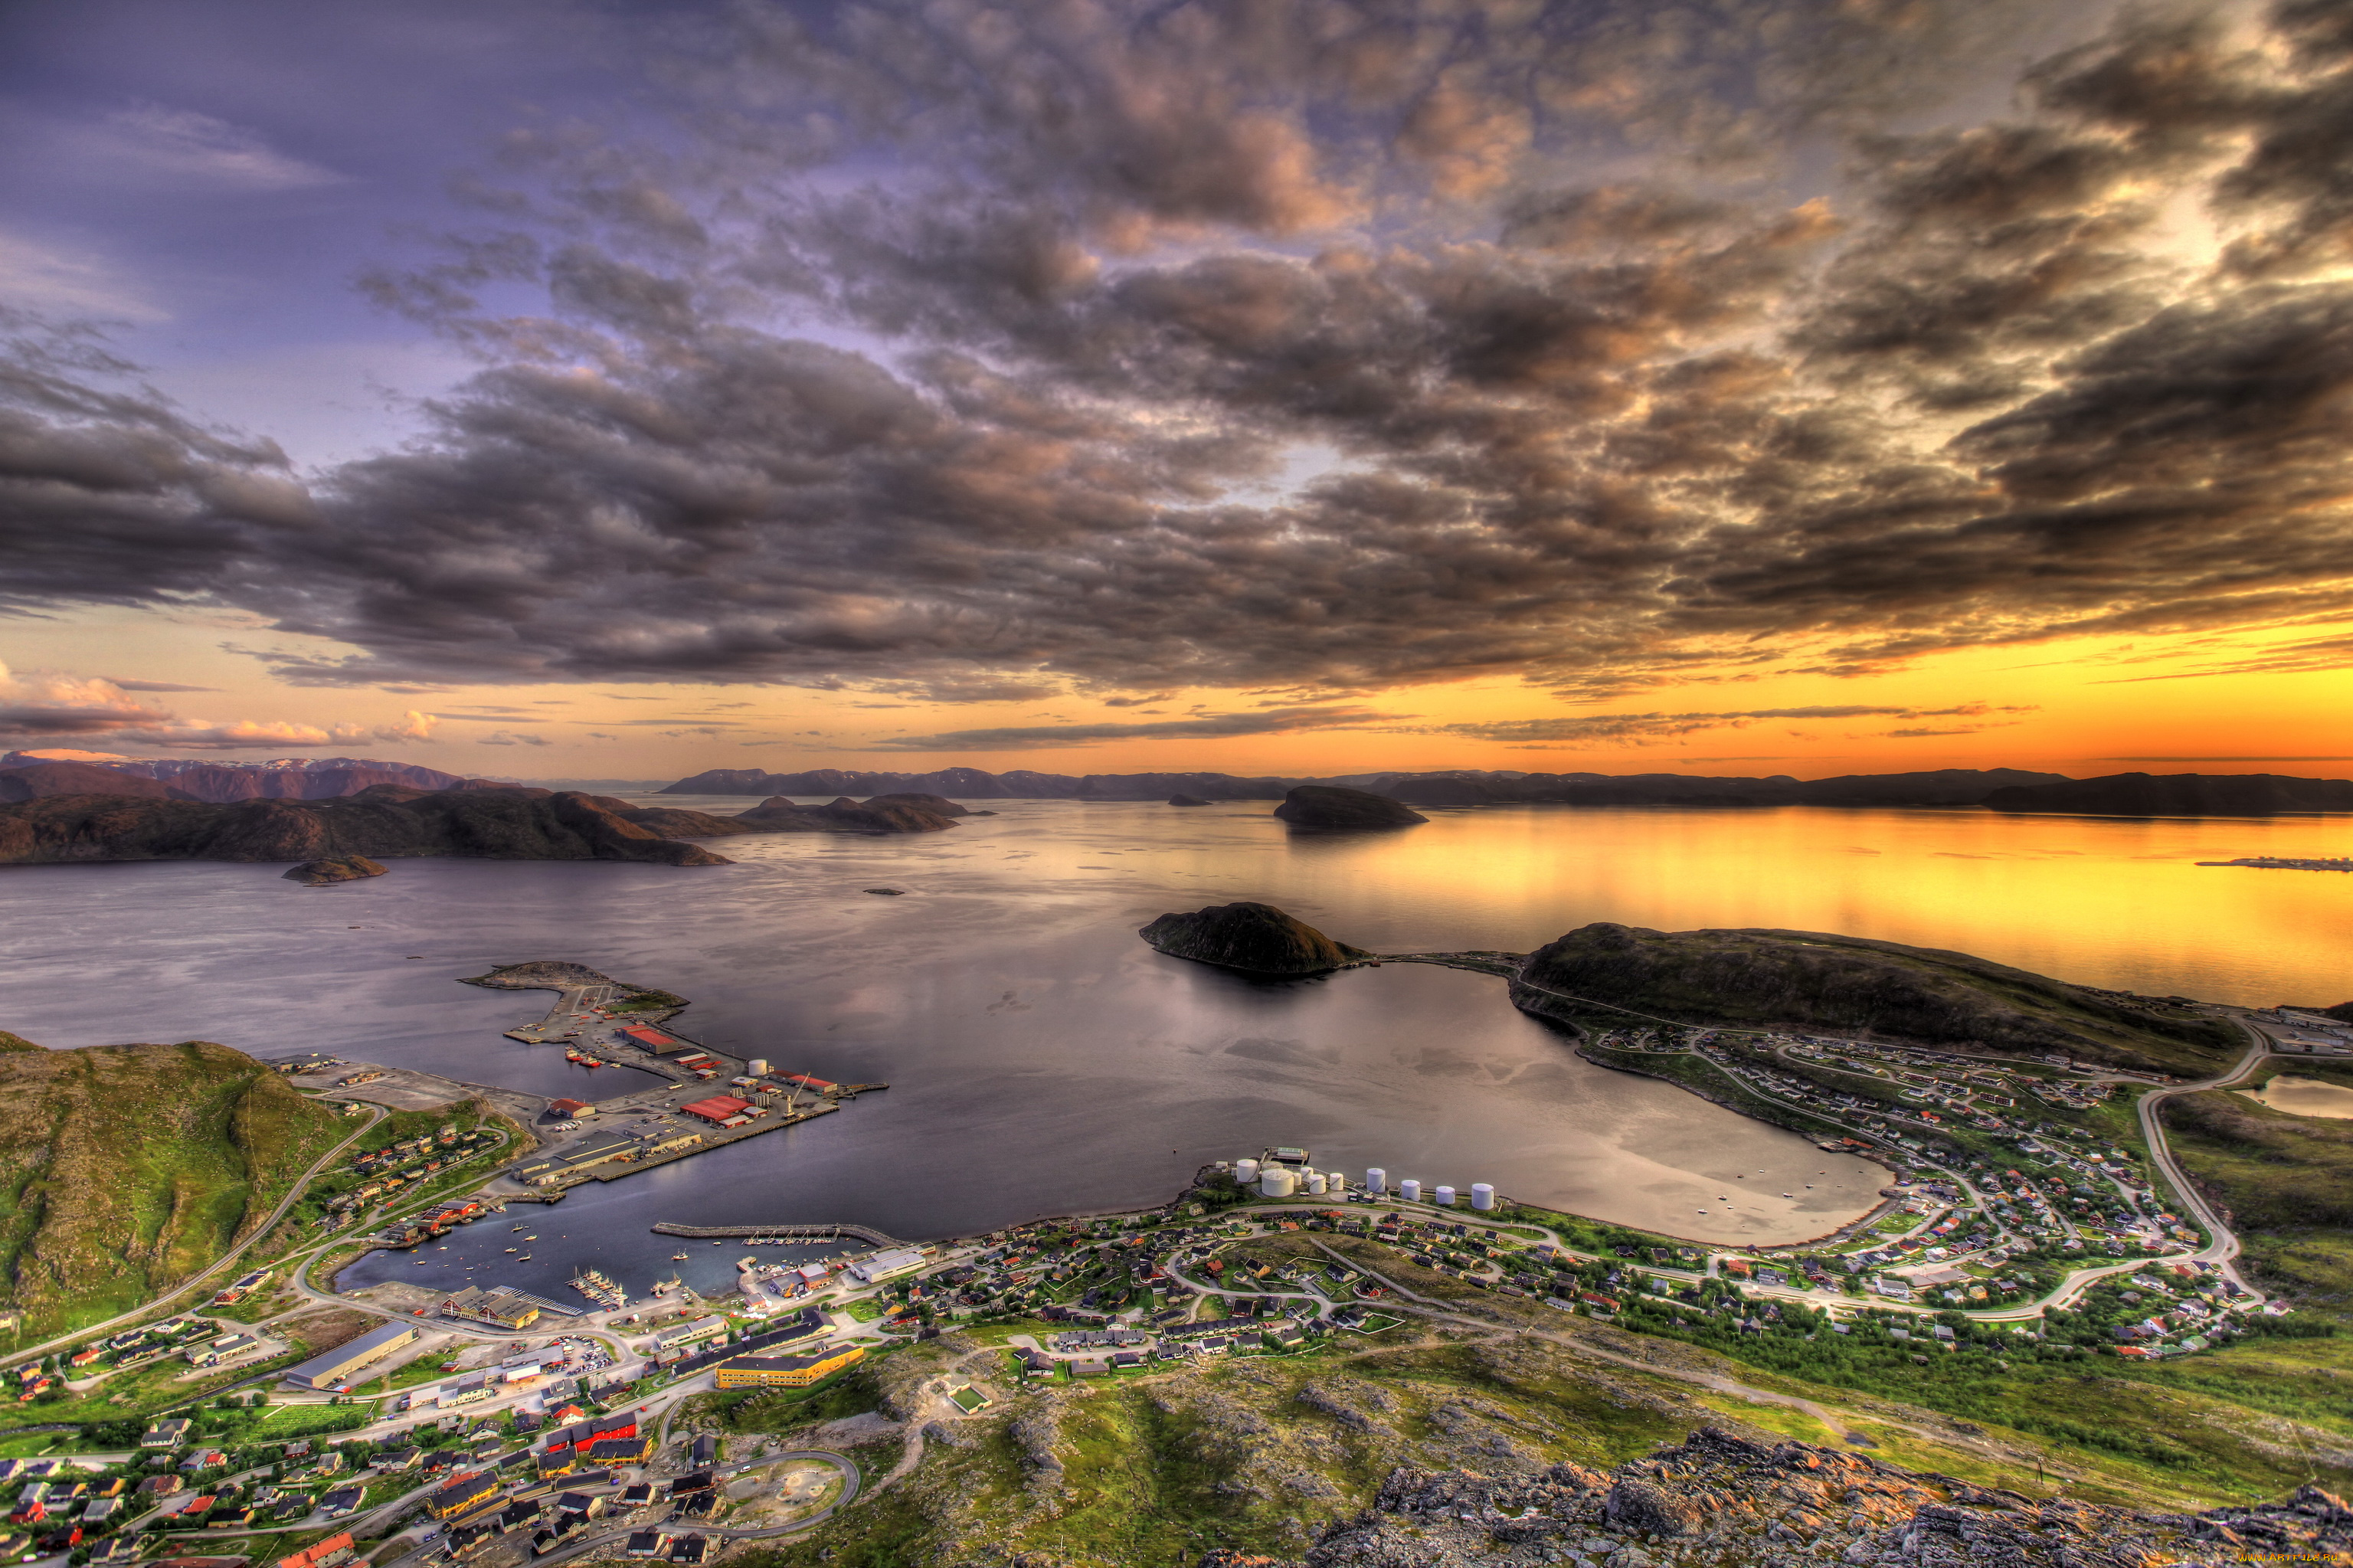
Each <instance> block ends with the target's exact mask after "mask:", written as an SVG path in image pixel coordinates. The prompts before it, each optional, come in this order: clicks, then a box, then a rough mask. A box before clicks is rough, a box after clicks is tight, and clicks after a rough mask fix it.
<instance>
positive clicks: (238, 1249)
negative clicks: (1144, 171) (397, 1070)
mask: <svg viewBox="0 0 2353 1568" xmlns="http://www.w3.org/2000/svg"><path fill="white" fill-rule="evenodd" d="M389 1114H390V1113H389V1112H387V1111H385V1110H384V1109H383V1108H382V1107H370V1108H369V1115H368V1118H367V1119H366V1120H365V1121H364V1122H362V1123H360V1125H359V1127H358V1128H357V1129H356V1130H355V1131H353V1134H352V1135H351V1137H349V1138H346V1139H343V1141H342V1142H341V1143H338V1144H337V1145H335V1147H334V1148H332V1149H330V1150H327V1152H326V1153H324V1154H322V1155H321V1156H319V1158H318V1160H317V1161H316V1162H315V1163H314V1164H312V1165H311V1169H309V1170H308V1171H303V1172H302V1174H301V1176H300V1177H299V1178H297V1179H296V1181H295V1182H294V1185H293V1186H292V1188H290V1190H289V1191H288V1192H287V1194H286V1197H285V1200H284V1201H283V1202H280V1204H279V1205H278V1207H277V1208H275V1209H273V1210H271V1211H270V1213H269V1219H267V1220H265V1221H263V1222H262V1223H261V1224H259V1225H256V1226H255V1227H254V1228H253V1232H252V1234H249V1235H248V1236H247V1237H246V1238H245V1239H244V1240H243V1241H241V1242H239V1243H237V1245H235V1246H233V1247H231V1248H229V1249H228V1251H227V1252H226V1253H224V1254H222V1255H221V1258H220V1261H219V1262H217V1263H216V1264H214V1265H213V1266H211V1267H210V1268H207V1269H205V1270H204V1271H202V1272H201V1273H198V1274H195V1275H191V1276H190V1277H188V1278H187V1279H186V1280H185V1282H184V1283H182V1284H181V1285H180V1286H179V1287H177V1288H175V1289H173V1290H168V1291H166V1292H164V1294H163V1295H161V1296H158V1297H155V1298H152V1299H151V1300H149V1301H147V1302H146V1303H145V1304H143V1305H142V1306H139V1307H135V1308H132V1309H131V1310H130V1311H128V1312H124V1313H121V1314H119V1315H118V1316H115V1317H112V1318H109V1319H107V1320H106V1321H105V1322H103V1323H90V1324H85V1325H84V1326H83V1327H81V1328H79V1329H76V1330H74V1331H73V1332H72V1333H70V1334H60V1335H58V1337H57V1338H56V1339H54V1340H43V1341H42V1342H41V1343H39V1344H37V1345H27V1346H26V1347H25V1348H24V1349H23V1350H21V1351H11V1352H10V1353H8V1354H7V1355H5V1356H0V1367H6V1366H13V1365H15V1364H16V1362H18V1361H28V1360H31V1359H33V1358H34V1357H37V1356H45V1355H47V1354H48V1353H49V1352H50V1351H54V1350H59V1349H62V1348H63V1347H65V1346H67V1345H70V1344H72V1343H74V1342H75V1341H76V1340H87V1339H90V1337H92V1336H93V1335H98V1334H103V1333H105V1332H107V1331H108V1330H111V1329H114V1328H117V1327H120V1326H121V1325H122V1324H124V1323H129V1322H132V1321H133V1320H135V1319H140V1318H144V1317H146V1316H147V1315H148V1314H150V1313H152V1312H153V1311H154V1310H155V1309H156V1308H159V1307H161V1306H163V1305H164V1303H165V1302H167V1301H171V1300H174V1299H175V1298H179V1297H182V1296H185V1295H186V1294H187V1293H188V1292H189V1291H191V1290H194V1289H195V1288H196V1287H198V1286H200V1285H202V1284H203V1283H204V1282H205V1281H206V1280H207V1279H209V1278H211V1277H213V1276H214V1275H216V1274H218V1273H219V1272H220V1271H221V1270H223V1269H225V1268H227V1266H229V1265H231V1264H233V1263H235V1262H236V1261H237V1259H238V1258H240V1257H242V1256H244V1255H245V1254H246V1252H247V1250H248V1248H250V1247H252V1246H253V1245H255V1244H256V1243H258V1242H259V1241H260V1240H261V1238H262V1237H264V1236H266V1235H268V1234H269V1233H270V1232H271V1231H273V1230H276V1229H277V1228H278V1222H279V1221H280V1220H282V1219H284V1218H285V1217H286V1213H287V1211H288V1210H290V1209H291V1208H292V1207H293V1206H294V1205H295V1203H296V1202H298V1201H299V1200H300V1199H301V1196H302V1194H303V1192H305V1191H307V1190H308V1189H309V1187H310V1185H311V1182H312V1181H316V1180H317V1179H318V1177H319V1173H320V1172H321V1171H324V1170H326V1168H327V1166H328V1164H329V1163H330V1162H331V1161H332V1160H334V1158H335V1157H336V1156H337V1155H339V1154H341V1153H342V1152H343V1150H346V1149H349V1148H350V1147H351V1146H352V1145H353V1144H354V1143H356V1142H357V1141H359V1139H360V1138H361V1137H362V1135H364V1133H365V1132H366V1131H367V1130H368V1128H372V1127H374V1126H375V1124H376V1123H377V1122H380V1121H382V1120H383V1119H384V1118H385V1117H386V1116H387V1115H389Z"/></svg>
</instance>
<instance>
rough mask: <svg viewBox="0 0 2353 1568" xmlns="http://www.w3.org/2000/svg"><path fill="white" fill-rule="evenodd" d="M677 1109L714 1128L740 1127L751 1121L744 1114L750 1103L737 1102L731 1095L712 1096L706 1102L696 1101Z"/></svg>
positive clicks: (750, 1105)
mask: <svg viewBox="0 0 2353 1568" xmlns="http://www.w3.org/2000/svg"><path fill="white" fill-rule="evenodd" d="M679 1108H680V1109H681V1110H682V1111H684V1112H685V1113H686V1114H687V1115H689V1116H691V1117H701V1118H702V1119H703V1120H704V1121H707V1122H710V1123H711V1124H712V1126H714V1127H742V1126H743V1125H744V1123H745V1122H747V1121H749V1120H750V1119H751V1118H750V1117H749V1116H747V1115H746V1114H745V1113H746V1112H748V1111H750V1110H751V1109H752V1102H751V1101H750V1100H739V1099H737V1098H736V1097H734V1096H733V1095H713V1096H712V1097H710V1098H709V1099H707V1100H697V1101H695V1102H694V1103H693V1104H692V1105H687V1106H681V1107H679Z"/></svg>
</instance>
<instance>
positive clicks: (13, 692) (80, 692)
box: [0, 665, 434, 751]
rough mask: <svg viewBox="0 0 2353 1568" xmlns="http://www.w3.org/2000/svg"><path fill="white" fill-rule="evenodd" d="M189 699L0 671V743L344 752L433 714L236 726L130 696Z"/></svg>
mask: <svg viewBox="0 0 2353 1568" xmlns="http://www.w3.org/2000/svg"><path fill="white" fill-rule="evenodd" d="M134 689H136V690H145V691H156V690H161V691H172V692H193V691H202V690H204V689H205V688H203V687H200V686H172V685H164V684H161V683H155V682H129V683H125V682H115V681H108V680H90V679H84V678H81V677H79V676H74V675H68V674H63V673H58V672H55V671H27V672H26V673H22V674H18V673H12V672H11V671H9V670H8V669H7V667H6V666H5V665H0V742H7V743H12V744H13V743H15V742H17V741H23V740H55V739H61V738H64V737H67V736H102V737H104V738H105V739H107V740H110V741H113V742H116V743H119V744H126V745H142V746H150V747H163V748H165V749H167V750H176V751H241V750H249V749H252V748H254V747H290V746H327V745H348V744H351V743H353V742H358V741H369V740H375V741H387V742H392V743H399V742H402V741H412V740H424V739H427V738H428V737H429V736H431V735H432V733H433V725H434V720H433V717H432V715H429V714H422V713H417V712H413V711H412V712H410V713H408V714H407V715H404V716H403V717H402V718H401V719H400V721H399V722H397V723H396V724H387V725H373V726H371V725H337V726H333V727H332V728H328V729H322V728H320V727H318V726H315V725H306V724H283V723H259V722H256V721H254V720H250V719H235V720H230V721H227V722H225V723H216V722H214V721H212V720H209V719H201V718H181V717H178V716H176V715H173V714H171V713H168V712H166V711H165V710H164V709H162V708H157V707H152V706H149V705H146V704H143V703H141V702H139V701H137V700H136V699H135V698H134V697H133V696H132V694H131V693H132V691H133V690H134Z"/></svg>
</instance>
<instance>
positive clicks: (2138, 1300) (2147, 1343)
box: [2113, 1263, 2253, 1361]
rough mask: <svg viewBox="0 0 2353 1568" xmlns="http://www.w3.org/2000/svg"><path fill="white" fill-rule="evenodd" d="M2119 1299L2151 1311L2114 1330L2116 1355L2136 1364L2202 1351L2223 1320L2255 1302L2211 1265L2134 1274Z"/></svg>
mask: <svg viewBox="0 0 2353 1568" xmlns="http://www.w3.org/2000/svg"><path fill="white" fill-rule="evenodd" d="M2122 1299H2123V1300H2124V1302H2125V1303H2126V1305H2127V1306H2130V1307H2133V1308H2139V1307H2142V1306H2147V1307H2149V1308H2151V1310H2150V1311H2149V1314H2148V1315H2147V1317H2145V1318H2143V1319H2140V1320H2139V1321H2138V1322H2133V1323H2123V1324H2119V1325H2117V1326H2116V1329H2115V1330H2113V1332H2114V1333H2115V1335H2116V1354H2117V1355H2119V1356H2122V1357H2124V1358H2125V1359H2126V1360H2127V1361H2135V1360H2155V1359H2156V1358H2158V1357H2160V1356H2164V1355H2179V1354H2181V1353H2183V1352H2185V1351H2202V1350H2204V1349H2205V1348H2206V1347H2207V1346H2208V1345H2209V1344H2210V1343H2211V1335H2212V1333H2213V1331H2214V1330H2215V1329H2216V1328H2217V1327H2218V1326H2220V1325H2221V1322H2222V1321H2223V1319H2224V1317H2225V1316H2226V1315H2227V1314H2228V1313H2230V1312H2232V1311H2234V1310H2238V1309H2241V1308H2244V1307H2245V1306H2247V1305H2249V1304H2251V1303H2252V1299H2253V1298H2251V1297H2250V1296H2249V1294H2248V1293H2247V1291H2246V1290H2244V1289H2243V1288H2242V1287H2240V1286H2239V1284H2238V1283H2237V1282H2236V1281H2234V1280H2231V1279H2226V1278H2223V1277H2221V1270H2220V1269H2218V1268H2216V1267H2215V1266H2214V1265H2212V1264H2211V1263H2173V1264H2161V1265H2158V1266H2155V1267H2152V1268H2149V1269H2146V1270H2144V1271H2143V1272H2141V1273H2138V1274H2136V1275H2134V1276H2133V1277H2132V1279H2131V1281H2130V1288H2128V1289H2126V1290H2125V1291H2124V1292H2123V1296H2122Z"/></svg>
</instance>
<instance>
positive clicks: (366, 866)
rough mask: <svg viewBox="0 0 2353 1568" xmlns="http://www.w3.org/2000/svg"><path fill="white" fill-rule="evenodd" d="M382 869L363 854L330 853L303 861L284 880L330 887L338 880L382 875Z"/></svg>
mask: <svg viewBox="0 0 2353 1568" xmlns="http://www.w3.org/2000/svg"><path fill="white" fill-rule="evenodd" d="M384 871H385V868H384V867H383V866H381V865H378V864H377V863H375V862H374V861H372V860H370V859H368V857H367V856H365V855H364V854H331V855H328V856H326V857H325V858H324V859H322V860H306V861H304V862H303V863H301V865H298V866H296V867H295V868H294V869H293V870H291V871H290V872H288V873H287V874H286V880H287V881H289V882H299V883H301V885H303V886H305V887H332V886H333V885H335V884H337V883H339V882H360V881H364V879H366V878H368V877H371V876H382V875H383V874H384Z"/></svg>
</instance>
